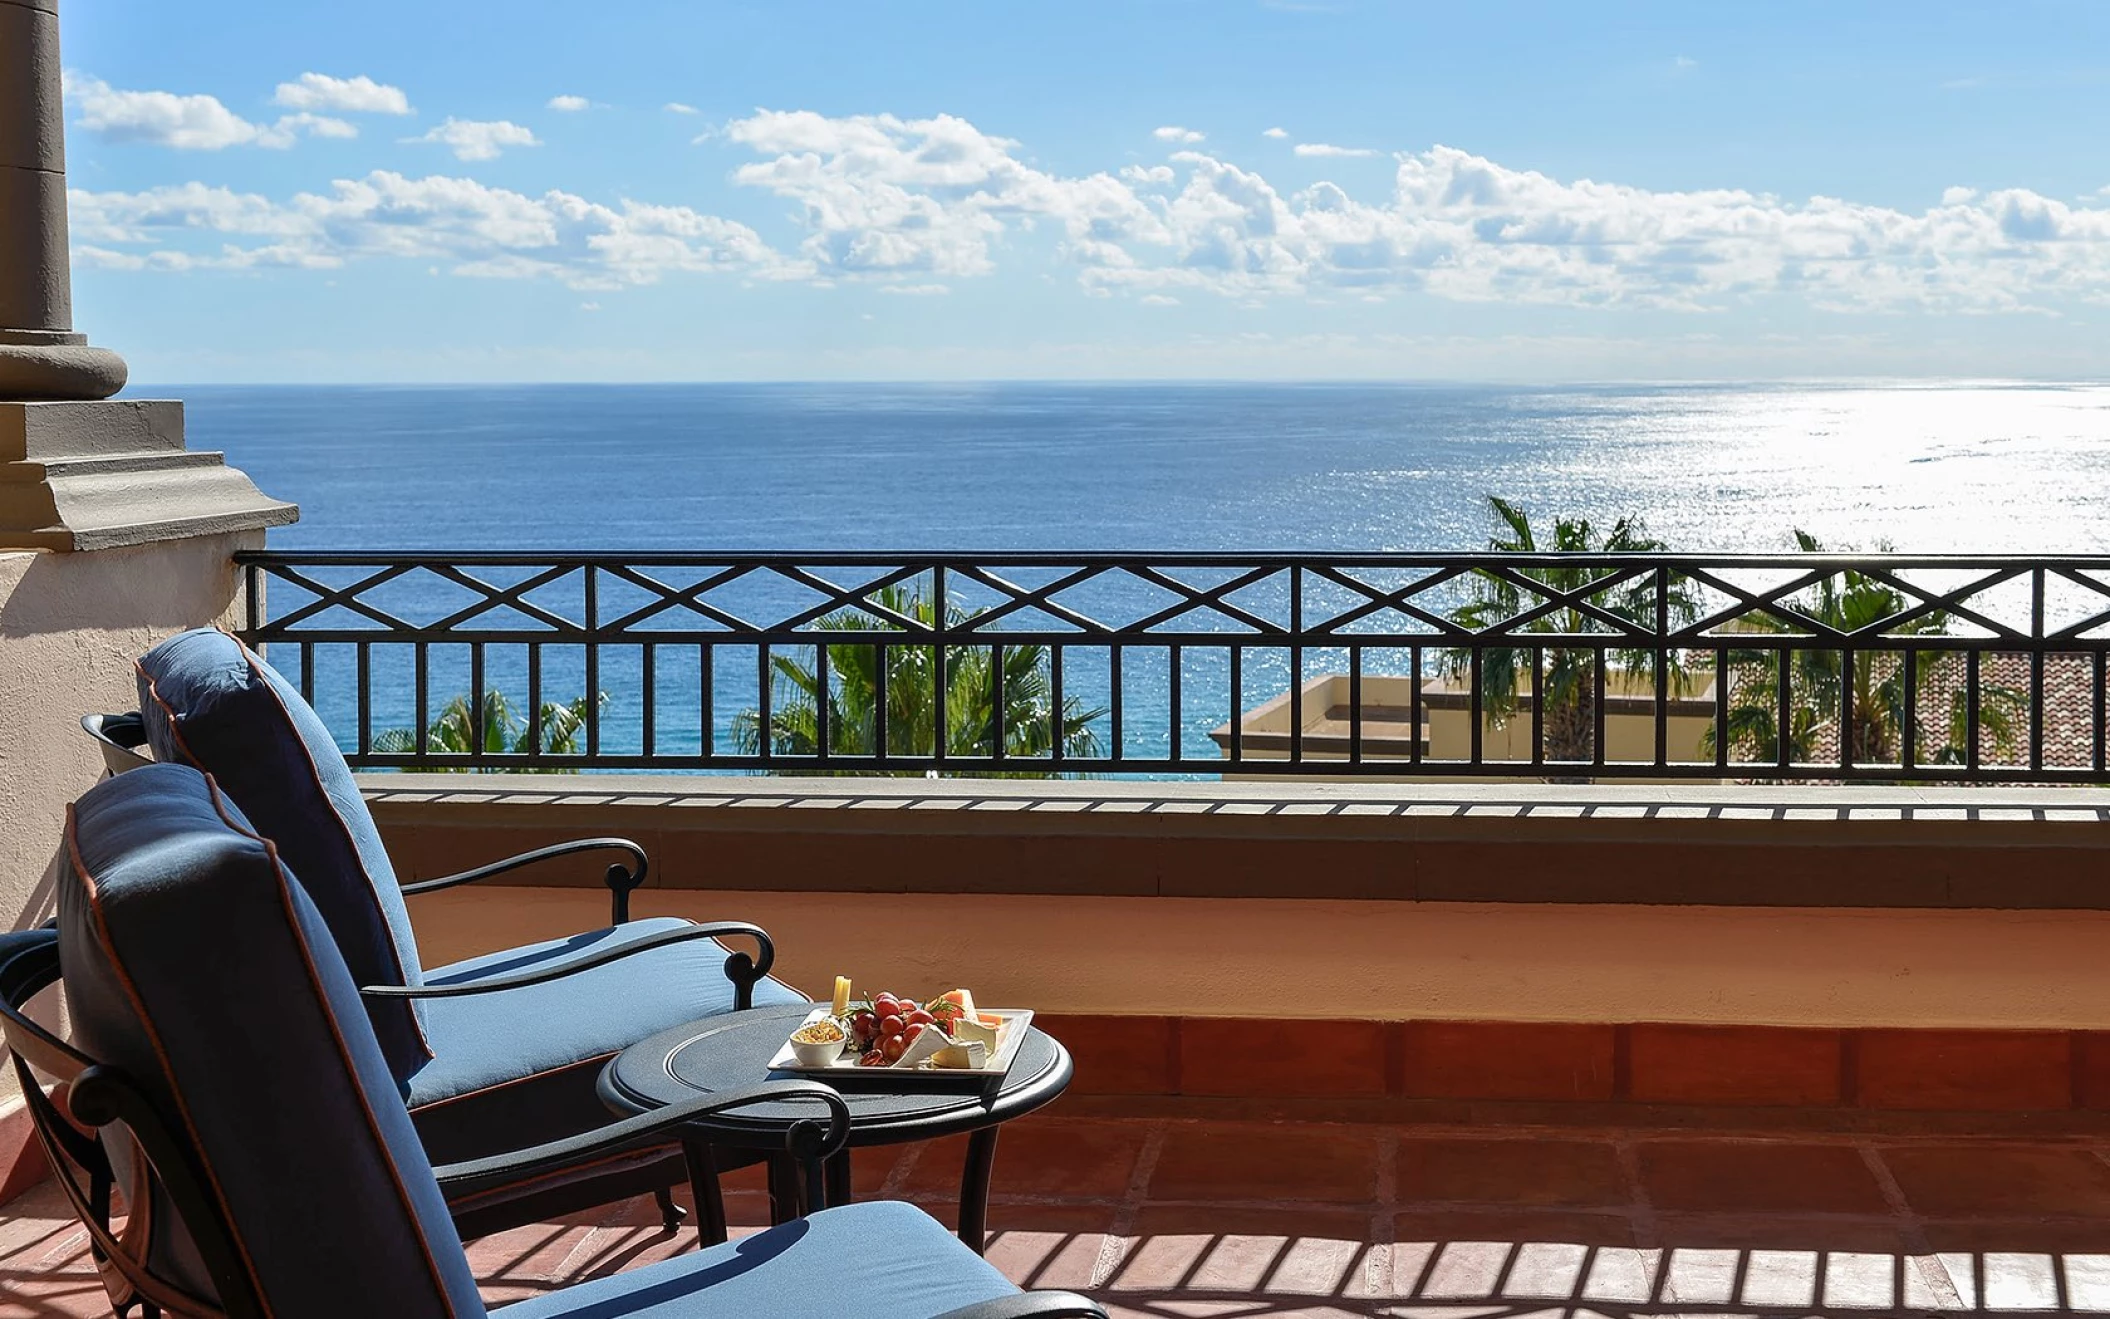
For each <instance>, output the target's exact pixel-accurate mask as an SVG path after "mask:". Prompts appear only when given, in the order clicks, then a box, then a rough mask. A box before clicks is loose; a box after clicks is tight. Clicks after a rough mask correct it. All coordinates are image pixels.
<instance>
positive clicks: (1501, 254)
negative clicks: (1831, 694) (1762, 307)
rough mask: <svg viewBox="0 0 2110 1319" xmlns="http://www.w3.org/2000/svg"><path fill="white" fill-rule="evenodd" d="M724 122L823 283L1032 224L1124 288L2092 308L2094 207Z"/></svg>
mask: <svg viewBox="0 0 2110 1319" xmlns="http://www.w3.org/2000/svg"><path fill="white" fill-rule="evenodd" d="M725 136H726V138H727V139H728V140H729V141H731V142H734V143H737V144H740V145H744V146H747V147H749V148H750V149H752V150H754V151H756V152H757V153H759V154H761V155H762V156H764V157H765V159H764V160H763V161H761V162H758V163H753V164H748V165H744V166H741V167H739V168H738V169H737V170H736V171H735V174H734V178H735V180H736V181H737V182H739V183H741V184H744V185H747V186H751V187H763V188H768V189H770V190H771V191H773V192H775V193H777V194H779V195H781V196H784V197H787V198H790V199H792V200H794V201H796V202H798V203H799V204H800V206H801V208H802V219H803V224H804V227H805V230H806V237H805V239H804V241H803V243H802V245H801V251H802V254H803V255H804V256H806V257H807V259H808V260H809V261H810V262H811V263H812V266H813V268H814V270H815V271H816V272H818V273H819V274H821V275H822V276H824V277H829V278H836V277H857V276H871V275H883V274H894V275H897V276H898V275H900V274H905V273H911V272H925V273H929V274H942V275H947V276H973V275H981V274H986V273H989V272H990V271H991V270H993V269H994V268H995V264H996V253H997V252H998V251H999V246H1000V245H1003V246H1004V247H1006V248H1008V247H1009V245H1010V244H1012V243H1013V242H1015V241H1021V240H1022V239H1023V237H1024V235H1026V234H1028V233H1029V232H1034V231H1037V230H1039V229H1040V227H1041V226H1042V225H1043V224H1046V225H1051V226H1052V227H1053V228H1054V229H1055V230H1056V232H1057V233H1058V234H1059V240H1058V241H1057V242H1056V243H1055V245H1054V251H1055V253H1056V255H1058V256H1059V257H1062V258H1065V259H1067V260H1068V261H1069V262H1071V263H1072V265H1073V266H1074V267H1075V268H1076V269H1077V270H1078V275H1079V279H1080V280H1081V282H1082V283H1083V284H1084V286H1085V287H1086V288H1087V289H1095V290H1101V291H1120V290H1130V291H1134V292H1136V293H1138V294H1141V293H1147V292H1156V293H1161V294H1169V293H1172V292H1175V291H1177V290H1180V289H1196V290H1208V291H1213V292H1216V293H1220V294H1223V295H1225V296H1229V297H1233V298H1238V299H1250V298H1252V297H1254V296H1264V295H1304V294H1325V293H1329V292H1335V291H1337V292H1340V293H1343V294H1346V295H1352V296H1361V295H1364V294H1370V293H1379V292H1385V291H1401V290H1404V291H1413V292H1421V293H1426V294H1430V295H1434V296H1437V297H1443V298H1449V299H1456V300H1462V301H1504V302H1520V303H1550V304H1569V305H1576V306H1645V307H1656V308H1664V309H1673V310H1685V311H1711V310H1718V309H1721V308H1724V307H1726V306H1729V305H1732V304H1734V303H1737V302H1740V301H1748V300H1751V299H1755V298H1764V297H1780V296H1785V297H1790V298H1795V299H1799V300H1802V301H1804V302H1806V303H1809V304H1811V305H1814V306H1816V307H1819V308H1824V309H1832V310H1857V311H1870V310H1904V309H1951V310H1973V311H1998V310H2008V309H2019V308H2023V307H2026V306H2033V305H2044V304H2048V303H2051V302H2055V301H2057V300H2059V299H2061V298H2070V297H2078V298H2085V299H2090V300H2097V301H2105V302H2110V209H2106V208H2100V207H2089V206H2087V205H2081V206H2069V205H2068V204H2066V203H2063V202H2060V201H2057V200H2054V199H2051V198H2047V197H2042V196H2039V195H2038V194H2035V193H2031V192H2028V191H2025V190H2012V189H2011V190H2006V191H2001V192H1993V193H1985V194H1979V195H1974V196H1972V197H1970V198H1968V199H1963V200H1957V199H1955V198H1954V197H1953V196H1952V197H1951V198H1947V199H1944V201H1943V202H1942V204H1940V205H1939V206H1936V207H1933V208H1930V209H1928V210H1926V211H1923V212H1919V213H1912V212H1906V211H1900V210H1896V209H1892V208H1887V207H1881V206H1872V205H1861V204H1856V203H1851V202H1846V201H1842V200H1838V199H1834V198H1826V197H1816V198H1811V199H1810V200H1808V201H1806V202H1802V203H1794V202H1788V201H1784V200H1782V199H1780V198H1777V197H1773V196H1769V195H1765V194H1755V193H1748V192H1741V191H1734V190H1714V191H1703V192H1658V191H1652V190H1649V189H1643V188H1633V187H1627V186H1623V185H1619V184H1607V183H1598V182H1595V181H1592V180H1588V179H1578V180H1573V181H1562V180H1558V179H1554V178H1552V177H1549V176H1547V175H1544V174H1539V173H1535V172H1530V171H1522V170H1512V169H1508V168H1505V167H1504V166H1501V165H1499V164H1497V163H1495V162H1493V161H1490V160H1487V159H1485V158H1483V157H1479V156H1474V155H1472V154H1470V153H1468V152H1464V151H1459V150H1457V149H1455V148H1450V147H1434V148H1431V149H1429V150H1428V151H1424V152H1421V153H1418V154H1411V155H1403V156H1401V157H1400V158H1399V159H1398V162H1397V164H1396V166H1395V168H1394V178H1393V186H1392V189H1391V192H1390V195H1389V196H1383V197H1379V198H1376V199H1363V198H1357V197H1353V196H1351V195H1350V194H1349V193H1347V192H1346V191H1345V190H1344V189H1342V188H1341V187H1339V186H1338V185H1335V184H1332V183H1318V184H1315V185H1313V186H1311V187H1309V188H1305V189H1302V190H1299V191H1296V192H1294V193H1288V194H1285V193H1283V192H1282V191H1280V190H1278V189H1277V188H1276V187H1275V186H1274V185H1273V184H1272V183H1270V182H1269V181H1268V180H1267V179H1266V178H1265V177H1264V176H1262V175H1260V174H1257V173H1253V172H1250V171H1247V170H1244V169H1241V168H1239V167H1237V166H1235V165H1231V164H1229V163H1227V162H1224V161H1221V160H1217V159H1215V158H1214V157H1211V156H1209V155H1207V154H1205V153H1203V152H1198V151H1192V150H1187V151H1180V152H1176V153H1175V154H1174V155H1173V156H1172V158H1171V163H1170V164H1169V165H1166V166H1159V167H1153V168H1149V169H1145V168H1143V167H1140V166H1131V167H1129V168H1126V169H1124V170H1122V171H1121V172H1120V173H1118V174H1107V173H1100V174H1094V175H1088V176H1081V177H1070V176H1062V175H1054V174H1049V173H1046V172H1043V171H1041V170H1038V169H1036V168H1034V167H1033V166H1031V165H1028V164H1027V163H1025V161H1024V160H1022V159H1021V158H1020V156H1019V154H1018V146H1017V144H1016V143H1013V142H1010V141H1008V140H1006V139H1004V138H999V137H995V136H993V135H990V134H986V133H983V132H982V131H981V130H979V129H978V128H976V127H975V126H974V125H973V124H971V123H968V122H967V121H965V120H962V119H958V118H954V117H951V116H939V117H937V118H935V119H927V120H902V119H898V118H895V117H893V116H888V115H876V116H853V117H848V118H828V117H825V116H822V115H818V114H814V113H811V112H804V111H800V112H777V111H762V112H758V113H757V114H755V115H754V116H752V117H750V118H748V119H742V120H736V121H734V122H733V123H732V124H730V125H728V126H727V128H726V134H725ZM1305 146H1307V147H1317V148H1319V150H1317V151H1306V152H1305V153H1304V154H1305V155H1306V156H1307V157H1313V156H1316V157H1319V158H1324V157H1326V156H1327V155H1330V154H1333V153H1334V152H1336V151H1340V150H1344V149H1340V148H1329V147H1328V146H1327V144H1323V143H1317V144H1313V143H1307V144H1305Z"/></svg>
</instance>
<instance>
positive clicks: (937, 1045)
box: [891, 1029, 952, 1067]
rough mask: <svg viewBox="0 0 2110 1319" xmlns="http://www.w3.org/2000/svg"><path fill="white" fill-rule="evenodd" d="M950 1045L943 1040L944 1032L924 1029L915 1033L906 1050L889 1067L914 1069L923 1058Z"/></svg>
mask: <svg viewBox="0 0 2110 1319" xmlns="http://www.w3.org/2000/svg"><path fill="white" fill-rule="evenodd" d="M951 1043H952V1041H950V1040H948V1039H946V1038H945V1032H944V1031H942V1030H930V1029H925V1030H923V1031H920V1032H918V1033H917V1035H916V1038H915V1039H914V1040H912V1041H911V1042H910V1043H909V1046H908V1050H907V1051H906V1052H905V1053H903V1054H902V1055H901V1056H900V1057H899V1058H896V1059H895V1060H894V1062H893V1063H892V1064H891V1065H892V1066H895V1067H914V1066H915V1065H916V1064H918V1063H920V1062H922V1061H923V1060H924V1059H925V1058H928V1057H930V1056H931V1055H932V1054H935V1053H937V1052H938V1051H939V1050H940V1049H943V1048H946V1047H947V1046H948V1045H950V1044H951Z"/></svg>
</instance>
